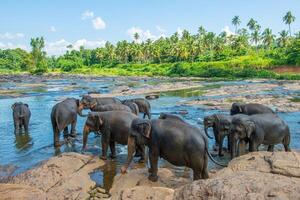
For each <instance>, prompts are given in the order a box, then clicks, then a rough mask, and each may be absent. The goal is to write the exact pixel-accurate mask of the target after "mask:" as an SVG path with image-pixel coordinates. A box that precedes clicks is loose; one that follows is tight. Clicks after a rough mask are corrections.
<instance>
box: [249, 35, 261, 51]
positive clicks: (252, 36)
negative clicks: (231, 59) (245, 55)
mask: <svg viewBox="0 0 300 200" xmlns="http://www.w3.org/2000/svg"><path fill="white" fill-rule="evenodd" d="M250 39H251V42H254V44H255V46H256V49H257V44H258V43H259V41H260V32H259V30H254V31H253V32H252V33H251V36H250Z"/></svg>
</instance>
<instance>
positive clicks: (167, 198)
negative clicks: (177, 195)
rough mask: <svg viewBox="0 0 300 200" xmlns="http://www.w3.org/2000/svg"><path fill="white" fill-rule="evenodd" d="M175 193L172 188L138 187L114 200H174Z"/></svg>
mask: <svg viewBox="0 0 300 200" xmlns="http://www.w3.org/2000/svg"><path fill="white" fill-rule="evenodd" d="M173 193H174V190H173V189H170V188H164V187H148V186H137V187H133V188H130V189H125V190H123V192H122V193H121V194H120V196H119V197H112V200H119V199H122V200H129V199H130V200H140V199H152V200H162V199H164V200H171V199H172V198H173Z"/></svg>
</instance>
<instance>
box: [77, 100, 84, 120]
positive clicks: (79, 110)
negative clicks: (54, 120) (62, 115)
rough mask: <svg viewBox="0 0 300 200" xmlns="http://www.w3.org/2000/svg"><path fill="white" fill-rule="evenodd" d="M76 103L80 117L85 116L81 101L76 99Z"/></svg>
mask: <svg viewBox="0 0 300 200" xmlns="http://www.w3.org/2000/svg"><path fill="white" fill-rule="evenodd" d="M76 104H77V113H78V115H79V116H81V117H86V115H83V114H82V110H83V109H84V105H83V104H82V103H81V101H80V100H79V99H76Z"/></svg>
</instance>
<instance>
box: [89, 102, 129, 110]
mask: <svg viewBox="0 0 300 200" xmlns="http://www.w3.org/2000/svg"><path fill="white" fill-rule="evenodd" d="M91 110H92V111H93V112H105V111H113V110H122V111H125V112H132V110H131V109H130V108H129V107H128V106H126V105H123V104H117V103H112V104H106V105H98V104H97V105H95V106H93V107H91Z"/></svg>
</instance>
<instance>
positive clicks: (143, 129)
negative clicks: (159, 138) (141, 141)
mask: <svg viewBox="0 0 300 200" xmlns="http://www.w3.org/2000/svg"><path fill="white" fill-rule="evenodd" d="M134 129H135V130H136V131H137V132H138V133H140V134H142V135H143V136H144V137H146V138H149V137H150V132H151V123H150V121H149V120H140V119H139V122H137V123H136V124H135V127H134Z"/></svg>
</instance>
